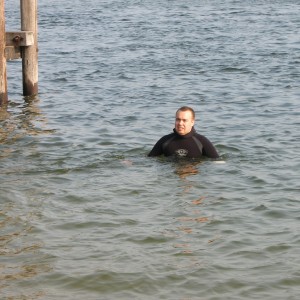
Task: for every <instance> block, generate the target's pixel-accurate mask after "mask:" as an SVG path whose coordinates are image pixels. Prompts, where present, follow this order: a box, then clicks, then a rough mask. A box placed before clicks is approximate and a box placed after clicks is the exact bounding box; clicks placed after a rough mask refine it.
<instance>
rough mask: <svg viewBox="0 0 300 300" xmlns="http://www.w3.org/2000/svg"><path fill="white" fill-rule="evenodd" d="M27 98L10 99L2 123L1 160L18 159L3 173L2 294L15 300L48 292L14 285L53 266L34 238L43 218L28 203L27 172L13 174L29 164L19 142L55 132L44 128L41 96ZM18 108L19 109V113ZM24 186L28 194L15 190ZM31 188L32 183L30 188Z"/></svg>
mask: <svg viewBox="0 0 300 300" xmlns="http://www.w3.org/2000/svg"><path fill="white" fill-rule="evenodd" d="M24 100H25V101H24V102H23V103H22V104H17V103H15V105H14V103H13V102H10V110H11V111H7V109H6V108H3V109H1V111H0V121H1V125H2V126H1V128H0V146H1V152H0V159H7V158H9V157H10V156H12V157H13V160H14V161H16V163H15V165H13V164H8V165H3V164H2V168H3V169H2V171H1V173H2V175H4V174H6V176H5V177H2V179H1V186H0V197H1V198H0V201H1V208H0V232H1V233H0V282H1V283H0V294H1V295H2V296H4V297H5V299H12V300H13V299H38V298H40V297H41V296H42V295H44V292H42V291H38V290H36V291H34V288H32V289H31V291H30V292H28V293H27V292H26V288H24V289H23V290H15V289H14V288H11V287H14V286H15V285H16V284H18V283H19V282H23V283H24V284H25V285H26V282H27V281H28V280H33V279H34V278H35V277H38V276H40V275H41V274H43V273H45V272H48V271H49V270H50V269H51V268H50V266H49V265H48V264H47V263H45V260H44V259H45V256H44V255H43V254H42V252H41V250H42V247H43V243H42V242H41V241H39V240H36V239H35V238H33V232H34V230H35V228H34V225H33V222H34V221H36V220H37V219H38V218H39V215H40V211H39V209H37V208H36V206H34V207H32V208H30V207H28V206H27V204H28V201H30V194H27V193H26V189H27V188H24V187H25V186H24V185H26V179H25V178H26V177H25V175H24V176H23V178H22V179H18V180H16V178H14V177H11V176H10V175H13V174H15V173H18V172H20V171H21V170H22V169H23V168H24V167H25V166H22V165H21V164H17V161H18V159H19V155H18V153H20V152H23V149H20V147H19V145H18V142H19V141H20V140H21V139H23V138H27V137H29V136H36V135H41V134H45V133H49V132H51V130H50V131H49V130H47V129H46V130H45V129H44V128H45V127H46V125H47V120H46V117H45V116H44V115H43V114H42V112H41V110H40V108H39V103H40V100H39V98H37V97H34V98H25V99H24ZM20 106H21V109H20ZM16 109H18V110H19V112H18V113H17V114H16V113H15V110H16ZM24 150H25V149H24ZM29 163H30V161H29ZM4 166H5V167H4ZM12 178H14V179H12ZM22 186H23V189H24V191H25V194H23V193H22V194H21V193H18V192H15V191H14V190H15V189H18V188H20V187H22ZM26 186H28V185H26ZM30 189H31V188H30V187H29V186H28V190H30ZM26 194H27V195H26Z"/></svg>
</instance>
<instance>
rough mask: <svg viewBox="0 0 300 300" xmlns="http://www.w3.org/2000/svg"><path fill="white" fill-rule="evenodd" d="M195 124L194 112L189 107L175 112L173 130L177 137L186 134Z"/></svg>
mask: <svg viewBox="0 0 300 300" xmlns="http://www.w3.org/2000/svg"><path fill="white" fill-rule="evenodd" d="M194 123H195V112H194V110H193V109H192V108H191V107H188V106H183V107H181V108H179V109H178V110H177V112H176V119H175V130H176V132H177V133H178V134H179V135H185V134H188V133H189V132H190V131H191V130H192V127H193V126H194Z"/></svg>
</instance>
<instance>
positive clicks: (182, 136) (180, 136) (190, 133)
mask: <svg viewBox="0 0 300 300" xmlns="http://www.w3.org/2000/svg"><path fill="white" fill-rule="evenodd" d="M173 132H174V133H175V134H176V136H178V137H179V138H182V139H187V138H189V137H192V136H193V135H194V134H195V133H196V130H195V128H194V126H193V127H192V130H191V131H190V132H189V133H187V134H185V135H180V134H178V133H177V131H176V130H175V128H174V129H173Z"/></svg>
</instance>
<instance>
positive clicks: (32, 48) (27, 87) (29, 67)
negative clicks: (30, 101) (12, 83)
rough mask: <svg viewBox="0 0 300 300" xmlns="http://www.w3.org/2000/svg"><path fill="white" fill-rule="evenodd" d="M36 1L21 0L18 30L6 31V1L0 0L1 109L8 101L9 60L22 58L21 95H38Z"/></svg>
mask: <svg viewBox="0 0 300 300" xmlns="http://www.w3.org/2000/svg"><path fill="white" fill-rule="evenodd" d="M37 1H38V0H20V14H21V31H14V32H6V31H5V0H0V108H1V107H3V106H6V105H7V103H8V91H7V68H6V63H7V61H8V60H13V59H20V58H21V59H22V79H23V96H34V95H37V94H38V26H37V19H38V18H37Z"/></svg>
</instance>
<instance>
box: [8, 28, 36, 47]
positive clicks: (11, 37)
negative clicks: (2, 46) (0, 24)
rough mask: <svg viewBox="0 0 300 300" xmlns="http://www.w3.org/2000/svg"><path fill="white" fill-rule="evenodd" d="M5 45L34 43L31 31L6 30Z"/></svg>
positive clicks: (21, 45) (29, 44)
mask: <svg viewBox="0 0 300 300" xmlns="http://www.w3.org/2000/svg"><path fill="white" fill-rule="evenodd" d="M5 35H6V46H14V47H26V46H32V45H34V35H33V32H32V31H14V32H6V34H5Z"/></svg>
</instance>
